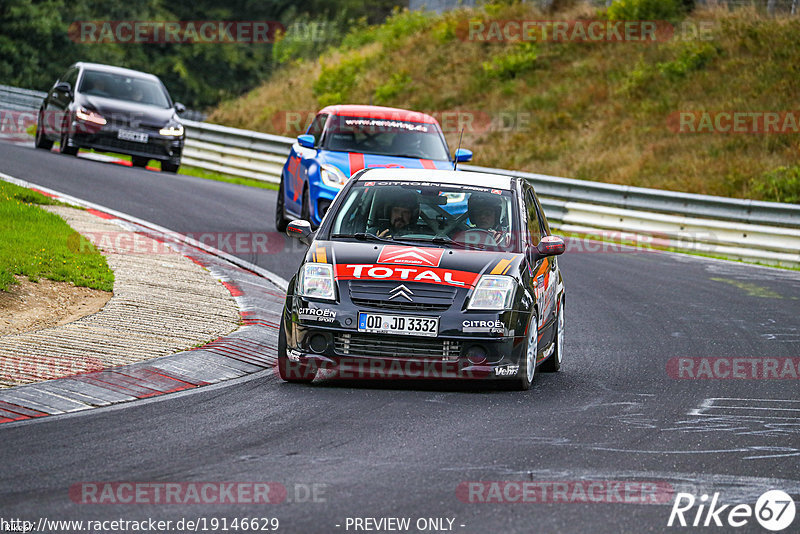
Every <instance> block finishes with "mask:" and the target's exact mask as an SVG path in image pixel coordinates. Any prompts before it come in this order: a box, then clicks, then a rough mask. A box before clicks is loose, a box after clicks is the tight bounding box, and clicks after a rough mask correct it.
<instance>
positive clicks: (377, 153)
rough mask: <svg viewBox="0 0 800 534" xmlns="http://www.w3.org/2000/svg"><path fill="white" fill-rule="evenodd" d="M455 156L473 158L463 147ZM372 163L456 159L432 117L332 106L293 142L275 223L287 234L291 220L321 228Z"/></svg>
mask: <svg viewBox="0 0 800 534" xmlns="http://www.w3.org/2000/svg"><path fill="white" fill-rule="evenodd" d="M454 159H455V160H456V161H457V162H465V161H469V160H470V159H472V152H471V151H469V150H466V149H462V148H459V149H458V150H456V153H455V158H454ZM372 167H388V168H411V169H442V170H447V169H452V168H453V160H451V158H450V150H449V148H448V147H447V141H446V140H445V138H444V134H443V133H442V129H441V127H440V126H439V123H438V122H437V121H436V119H434V118H433V117H431V116H430V115H426V114H425V113H419V112H416V111H408V110H405V109H397V108H387V107H380V106H356V105H338V106H328V107H326V108H324V109H322V110H321V111H320V112H319V113H317V115H316V117H315V118H314V120H313V121H312V122H311V125H310V126H309V127H308V130H307V131H306V133H305V134H304V135H300V136H298V137H297V142H296V143H294V144H293V145H292V148H291V151H290V153H289V158H288V159H287V160H286V164H285V165H284V166H283V172H282V173H281V182H280V188H279V190H278V200H277V203H276V206H275V227H276V228H277V229H278V231H279V232H284V231H285V230H286V226H287V225H288V224H289V221H290V220H293V219H298V218H299V219H304V220H306V221H309V222H310V223H311V225H312V226H313V227H314V228H316V227H317V226H319V225H320V223H321V222H322V218H323V217H324V216H325V212H326V211H327V210H328V207H330V205H331V203H332V202H333V199H334V198H336V195H337V193H339V191H340V190H341V189H342V187H343V186H344V184H345V183H347V180H348V179H349V178H350V176H352V175H353V174H355V173H356V172H358V171H360V170H361V169H365V168H372ZM452 200H454V199H451V201H452ZM464 209H466V207H464Z"/></svg>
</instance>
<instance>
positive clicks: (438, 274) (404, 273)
mask: <svg viewBox="0 0 800 534" xmlns="http://www.w3.org/2000/svg"><path fill="white" fill-rule="evenodd" d="M479 277H480V275H479V274H478V273H471V272H466V271H456V270H453V269H441V268H436V267H431V268H425V267H410V266H409V267H390V266H388V265H372V264H337V265H336V278H337V279H338V280H362V279H372V280H408V281H412V282H426V283H429V284H444V285H449V286H456V287H466V286H470V287H471V286H474V285H475V283H476V282H477V281H478V278H479Z"/></svg>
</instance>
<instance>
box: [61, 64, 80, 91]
mask: <svg viewBox="0 0 800 534" xmlns="http://www.w3.org/2000/svg"><path fill="white" fill-rule="evenodd" d="M64 81H65V82H67V83H68V84H69V86H70V87H71V88H72V90H73V91H74V90H75V85H76V84H77V83H78V69H71V70H70V71H69V72H68V73H67V76H66V77H65V78H64Z"/></svg>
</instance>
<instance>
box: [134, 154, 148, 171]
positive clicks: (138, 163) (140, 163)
mask: <svg viewBox="0 0 800 534" xmlns="http://www.w3.org/2000/svg"><path fill="white" fill-rule="evenodd" d="M148 163H150V160H149V159H148V158H145V157H141V156H132V157H131V164H132V165H133V166H134V167H142V168H144V167H147V164H148Z"/></svg>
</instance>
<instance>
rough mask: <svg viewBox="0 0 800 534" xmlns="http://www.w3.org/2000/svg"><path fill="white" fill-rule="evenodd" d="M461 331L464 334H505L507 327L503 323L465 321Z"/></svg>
mask: <svg viewBox="0 0 800 534" xmlns="http://www.w3.org/2000/svg"><path fill="white" fill-rule="evenodd" d="M461 329H462V330H463V331H464V332H488V333H490V334H505V332H506V325H504V324H503V321H499V320H498V321H478V320H471V321H463V322H462V323H461Z"/></svg>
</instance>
